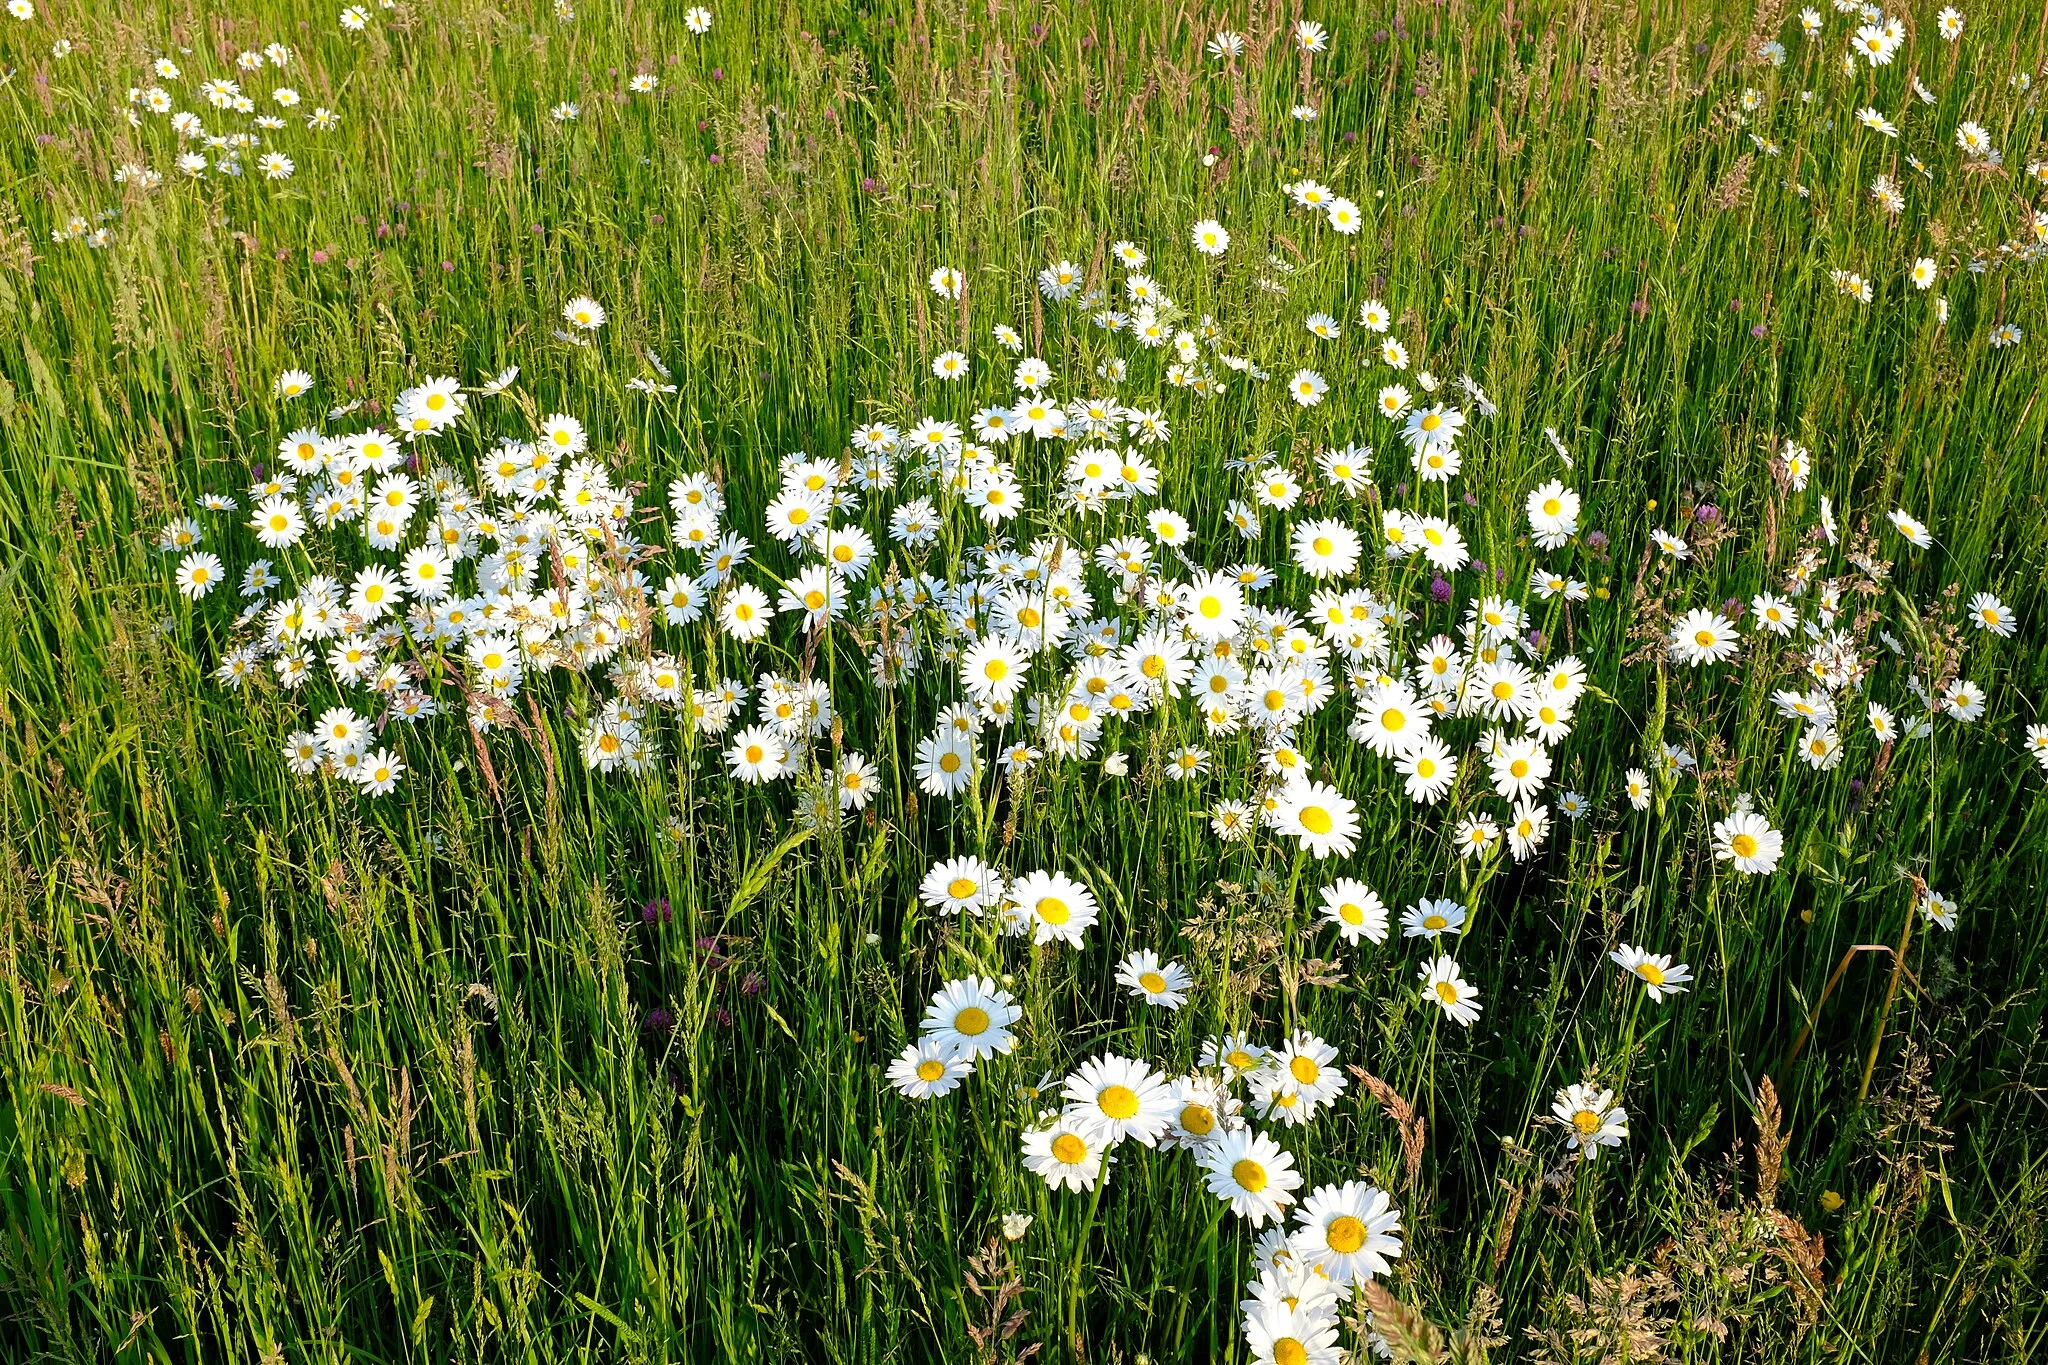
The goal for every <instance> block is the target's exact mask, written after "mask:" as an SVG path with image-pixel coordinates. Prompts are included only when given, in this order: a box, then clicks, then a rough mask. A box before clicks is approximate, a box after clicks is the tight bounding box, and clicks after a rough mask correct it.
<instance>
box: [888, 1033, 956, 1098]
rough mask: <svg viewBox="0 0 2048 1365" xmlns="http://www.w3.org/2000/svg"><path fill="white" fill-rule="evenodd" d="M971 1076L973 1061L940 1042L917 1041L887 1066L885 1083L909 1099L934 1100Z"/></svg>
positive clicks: (928, 1039)
mask: <svg viewBox="0 0 2048 1365" xmlns="http://www.w3.org/2000/svg"><path fill="white" fill-rule="evenodd" d="M972 1074H974V1061H973V1059H972V1058H970V1057H965V1056H962V1055H961V1054H959V1053H957V1052H954V1051H953V1050H952V1049H951V1048H950V1047H949V1046H948V1045H947V1044H946V1043H945V1042H944V1041H943V1040H941V1039H938V1038H920V1039H919V1040H918V1041H917V1042H915V1043H912V1044H910V1045H909V1046H908V1047H906V1048H904V1049H903V1051H902V1052H901V1053H900V1054H899V1055H898V1056H897V1058H896V1060H895V1061H893V1062H891V1063H889V1084H891V1085H893V1086H895V1087H896V1089H897V1090H898V1091H899V1092H900V1093H901V1094H903V1095H904V1096H906V1097H907V1098H909V1099H913V1100H929V1099H937V1098H938V1097H939V1096H941V1095H948V1094H951V1093H952V1092H953V1091H955V1090H957V1089H959V1088H960V1083H961V1082H962V1081H964V1080H966V1079H967V1078H968V1077H969V1076H970V1075H972Z"/></svg>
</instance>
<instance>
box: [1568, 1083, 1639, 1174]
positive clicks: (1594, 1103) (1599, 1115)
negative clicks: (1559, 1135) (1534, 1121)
mask: <svg viewBox="0 0 2048 1365" xmlns="http://www.w3.org/2000/svg"><path fill="white" fill-rule="evenodd" d="M1550 1121H1551V1122H1552V1123H1555V1124H1557V1125H1558V1126H1560V1127H1562V1128H1563V1129H1564V1130H1565V1140H1566V1141H1567V1142H1569V1143H1571V1145H1572V1147H1573V1149H1574V1155H1576V1156H1579V1157H1581V1158H1583V1159H1585V1160H1587V1161H1591V1160H1593V1159H1594V1158H1595V1157H1597V1156H1599V1155H1600V1149H1601V1148H1603V1147H1619V1146H1620V1145H1621V1143H1622V1140H1623V1139H1625V1138H1626V1137H1628V1111H1627V1110H1626V1109H1623V1108H1622V1107H1621V1106H1620V1105H1618V1104H1616V1103H1615V1102H1614V1092H1613V1091H1612V1090H1602V1089H1599V1088H1597V1087H1595V1086H1591V1085H1586V1084H1577V1085H1568V1086H1566V1087H1565V1088H1564V1089H1562V1090H1560V1091H1558V1092H1557V1097H1556V1098H1555V1099H1554V1100H1553V1101H1552V1102H1551V1105H1550Z"/></svg>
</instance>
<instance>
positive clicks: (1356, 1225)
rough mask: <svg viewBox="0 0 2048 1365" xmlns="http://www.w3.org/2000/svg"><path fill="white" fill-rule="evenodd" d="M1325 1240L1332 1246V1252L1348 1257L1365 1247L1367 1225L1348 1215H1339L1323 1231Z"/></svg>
mask: <svg viewBox="0 0 2048 1365" xmlns="http://www.w3.org/2000/svg"><path fill="white" fill-rule="evenodd" d="M1323 1240H1324V1241H1326V1242H1328V1243H1329V1244H1330V1250H1332V1251H1334V1252H1336V1253H1338V1254H1339V1255H1341V1256H1348V1255H1350V1254H1351V1253H1352V1252H1354V1251H1356V1250H1358V1249H1359V1248H1360V1247H1362V1246H1364V1245H1365V1224H1363V1223H1361V1222H1359V1221H1358V1220H1357V1219H1356V1218H1353V1217H1352V1216H1351V1215H1350V1214H1348V1213H1343V1214H1339V1215H1337V1216H1336V1217H1335V1218H1332V1219H1331V1220H1330V1226H1329V1227H1327V1228H1325V1229H1323Z"/></svg>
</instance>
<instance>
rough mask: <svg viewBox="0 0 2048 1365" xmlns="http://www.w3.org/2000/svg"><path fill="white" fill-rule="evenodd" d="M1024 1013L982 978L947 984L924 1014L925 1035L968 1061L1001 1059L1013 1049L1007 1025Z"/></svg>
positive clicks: (994, 985) (1000, 990) (1008, 995)
mask: <svg viewBox="0 0 2048 1365" xmlns="http://www.w3.org/2000/svg"><path fill="white" fill-rule="evenodd" d="M1023 1016H1024V1011H1023V1010H1022V1009H1021V1008H1019V1007H1018V1005H1017V1002H1016V999H1015V998H1014V997H1013V996H1012V995H1011V994H1010V993H1009V992H1008V991H1006V990H1003V989H1001V988H1000V987H999V986H997V985H996V983H995V982H994V981H993V980H992V979H990V978H988V977H985V976H970V977H965V978H962V979H961V980H958V981H948V982H947V983H946V984H945V986H944V987H942V988H941V989H940V991H939V993H938V994H937V995H935V996H933V997H932V1002H931V1005H930V1006H929V1007H928V1008H927V1009H926V1010H925V1013H924V1025H923V1029H924V1036H925V1037H926V1038H927V1039H929V1040H933V1041H936V1042H939V1043H941V1044H943V1045H945V1046H946V1047H947V1048H948V1049H949V1050H950V1051H951V1052H952V1053H953V1054H954V1055H957V1056H959V1057H962V1058H965V1059H966V1060H967V1061H970V1062H977V1061H980V1060H981V1059H982V1058H984V1057H996V1056H1001V1055H1002V1054H1004V1053H1007V1052H1009V1051H1010V1050H1011V1049H1012V1048H1014V1047H1016V1045H1017V1040H1016V1038H1015V1037H1014V1036H1012V1034H1011V1033H1010V1025H1012V1024H1014V1023H1016V1022H1017V1021H1018V1020H1019V1019H1021V1018H1023Z"/></svg>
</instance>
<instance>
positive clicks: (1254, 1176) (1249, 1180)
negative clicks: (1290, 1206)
mask: <svg viewBox="0 0 2048 1365" xmlns="http://www.w3.org/2000/svg"><path fill="white" fill-rule="evenodd" d="M1230 1178H1231V1179H1232V1180H1235V1181H1236V1182H1237V1183H1238V1187H1239V1188H1241V1189H1246V1190H1250V1191H1251V1192H1252V1193H1253V1194H1257V1193H1258V1192H1259V1191H1260V1190H1263V1189H1265V1188H1266V1168H1265V1167H1264V1166H1261V1165H1260V1164H1259V1163H1258V1162H1256V1161H1253V1160H1252V1159H1251V1158H1250V1157H1243V1158H1241V1159H1240V1160H1239V1161H1238V1162H1237V1163H1236V1164H1235V1165H1233V1166H1232V1167H1231V1168H1230Z"/></svg>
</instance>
